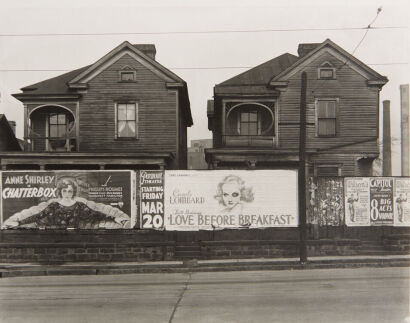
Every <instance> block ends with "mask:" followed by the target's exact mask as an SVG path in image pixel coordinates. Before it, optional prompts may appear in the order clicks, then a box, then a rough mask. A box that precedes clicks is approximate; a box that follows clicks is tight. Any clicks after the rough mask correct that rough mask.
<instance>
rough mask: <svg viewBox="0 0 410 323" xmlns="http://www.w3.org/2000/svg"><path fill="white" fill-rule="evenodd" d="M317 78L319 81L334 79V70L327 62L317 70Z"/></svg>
mask: <svg viewBox="0 0 410 323" xmlns="http://www.w3.org/2000/svg"><path fill="white" fill-rule="evenodd" d="M318 78H319V79H321V80H334V79H336V69H335V68H333V66H332V64H330V63H329V62H324V63H323V64H322V65H321V66H320V67H319V69H318Z"/></svg>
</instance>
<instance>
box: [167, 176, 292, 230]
mask: <svg viewBox="0 0 410 323" xmlns="http://www.w3.org/2000/svg"><path fill="white" fill-rule="evenodd" d="M164 211H165V228H166V230H189V231H191V230H217V229H224V228H267V227H296V226H297V225H298V196H297V171H295V170H255V171H245V170H215V171H166V172H165V195H164Z"/></svg>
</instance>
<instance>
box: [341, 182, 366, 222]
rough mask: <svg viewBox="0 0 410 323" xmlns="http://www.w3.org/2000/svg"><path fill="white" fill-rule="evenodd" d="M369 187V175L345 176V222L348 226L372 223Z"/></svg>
mask: <svg viewBox="0 0 410 323" xmlns="http://www.w3.org/2000/svg"><path fill="white" fill-rule="evenodd" d="M369 187H370V181H369V178H368V177H346V178H345V210H346V211H345V223H346V225H347V226H368V225H370V217H369V214H370V190H369Z"/></svg>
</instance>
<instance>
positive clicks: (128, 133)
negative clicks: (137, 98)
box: [116, 103, 138, 138]
mask: <svg viewBox="0 0 410 323" xmlns="http://www.w3.org/2000/svg"><path fill="white" fill-rule="evenodd" d="M116 109H117V111H116V115H117V120H116V137H117V138H137V137H138V129H137V126H138V124H137V112H138V111H137V109H138V105H137V103H117V105H116Z"/></svg>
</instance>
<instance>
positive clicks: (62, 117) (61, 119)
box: [57, 114, 65, 124]
mask: <svg viewBox="0 0 410 323" xmlns="http://www.w3.org/2000/svg"><path fill="white" fill-rule="evenodd" d="M57 123H58V124H65V114H59V115H58V119H57Z"/></svg>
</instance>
